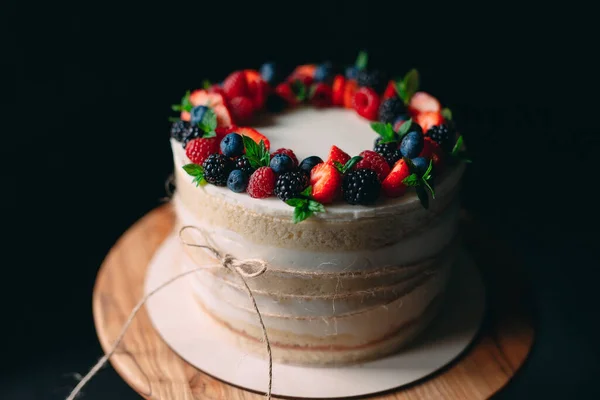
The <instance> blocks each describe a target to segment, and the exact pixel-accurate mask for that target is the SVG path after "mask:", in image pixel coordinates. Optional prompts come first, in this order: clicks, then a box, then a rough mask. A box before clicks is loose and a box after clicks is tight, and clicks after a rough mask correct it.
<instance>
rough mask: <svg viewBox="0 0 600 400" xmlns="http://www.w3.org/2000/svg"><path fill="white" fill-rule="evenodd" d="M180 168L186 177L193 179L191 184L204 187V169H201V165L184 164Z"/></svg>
mask: <svg viewBox="0 0 600 400" xmlns="http://www.w3.org/2000/svg"><path fill="white" fill-rule="evenodd" d="M182 168H183V170H184V171H185V172H187V174H188V175H190V176H193V177H194V179H193V180H192V183H195V184H196V186H199V185H205V184H206V183H207V182H206V180H205V179H204V168H202V165H198V164H186V165H184V166H183V167H182Z"/></svg>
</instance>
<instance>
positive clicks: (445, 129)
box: [427, 125, 454, 152]
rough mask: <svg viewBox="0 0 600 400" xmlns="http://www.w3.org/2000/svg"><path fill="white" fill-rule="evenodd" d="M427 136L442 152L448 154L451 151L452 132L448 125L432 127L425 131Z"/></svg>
mask: <svg viewBox="0 0 600 400" xmlns="http://www.w3.org/2000/svg"><path fill="white" fill-rule="evenodd" d="M427 136H429V137H430V138H431V139H433V140H434V141H436V142H437V143H438V144H439V145H440V147H441V148H442V149H443V150H444V151H446V152H450V151H451V150H452V147H453V145H454V143H452V140H453V139H454V130H453V129H452V128H451V127H449V126H448V125H435V126H432V127H431V128H430V129H429V130H428V131H427Z"/></svg>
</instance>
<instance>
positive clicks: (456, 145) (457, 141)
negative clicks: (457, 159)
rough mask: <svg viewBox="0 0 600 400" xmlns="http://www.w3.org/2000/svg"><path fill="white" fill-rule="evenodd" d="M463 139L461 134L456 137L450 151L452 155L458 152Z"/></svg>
mask: <svg viewBox="0 0 600 400" xmlns="http://www.w3.org/2000/svg"><path fill="white" fill-rule="evenodd" d="M463 141H464V140H463V137H462V135H460V136H459V137H458V139H456V144H455V145H454V147H453V148H452V153H451V154H452V155H453V156H455V155H458V153H459V152H460V151H461V149H462V146H463Z"/></svg>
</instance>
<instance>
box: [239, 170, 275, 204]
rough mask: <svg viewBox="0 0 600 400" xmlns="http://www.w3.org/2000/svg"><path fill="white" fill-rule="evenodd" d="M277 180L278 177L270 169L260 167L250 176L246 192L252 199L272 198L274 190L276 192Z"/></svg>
mask: <svg viewBox="0 0 600 400" xmlns="http://www.w3.org/2000/svg"><path fill="white" fill-rule="evenodd" d="M276 180H277V175H275V172H274V171H273V170H272V169H271V168H270V167H260V168H259V169H257V170H256V171H254V173H253V174H252V175H250V180H249V181H248V188H247V189H246V191H247V192H248V194H249V195H250V197H254V198H255V199H264V198H266V197H271V196H272V195H273V190H275V182H276Z"/></svg>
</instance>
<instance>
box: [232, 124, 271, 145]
mask: <svg viewBox="0 0 600 400" xmlns="http://www.w3.org/2000/svg"><path fill="white" fill-rule="evenodd" d="M232 132H236V133H238V134H240V135H242V136H248V137H249V138H250V139H252V140H254V141H255V142H256V143H258V144H260V141H261V140H262V141H263V142H265V147H266V148H267V150H269V149H270V148H271V142H269V139H267V137H266V136H265V135H263V134H262V133H260V132H259V131H257V130H256V129H253V128H248V127H245V126H238V127H236V128H235V130H232Z"/></svg>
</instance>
